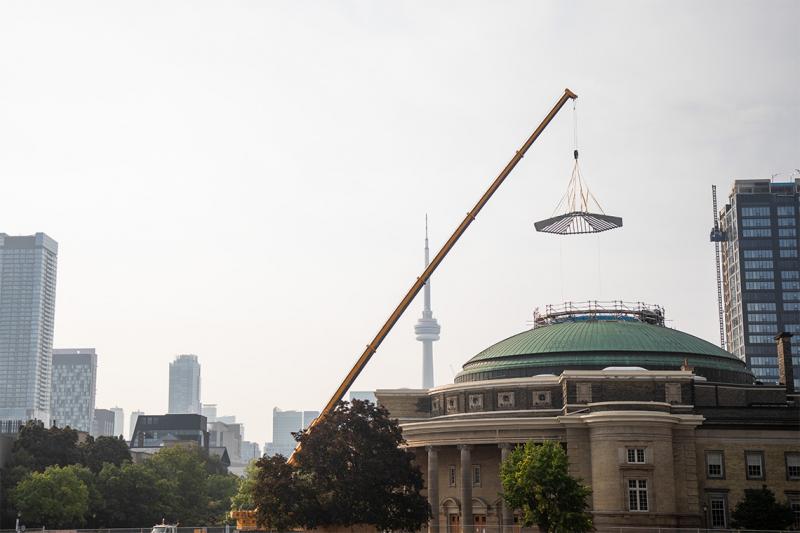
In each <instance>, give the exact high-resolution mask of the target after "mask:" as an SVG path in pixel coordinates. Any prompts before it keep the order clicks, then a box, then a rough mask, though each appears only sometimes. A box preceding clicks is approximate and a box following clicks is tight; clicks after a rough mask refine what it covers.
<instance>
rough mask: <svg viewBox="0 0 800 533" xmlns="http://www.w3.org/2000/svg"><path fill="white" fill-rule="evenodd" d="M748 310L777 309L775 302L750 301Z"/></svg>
mask: <svg viewBox="0 0 800 533" xmlns="http://www.w3.org/2000/svg"><path fill="white" fill-rule="evenodd" d="M747 310H748V311H775V304H774V303H750V304H747Z"/></svg>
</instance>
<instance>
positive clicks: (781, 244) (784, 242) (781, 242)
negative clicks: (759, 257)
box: [778, 239, 797, 248]
mask: <svg viewBox="0 0 800 533" xmlns="http://www.w3.org/2000/svg"><path fill="white" fill-rule="evenodd" d="M778 248H797V239H778Z"/></svg>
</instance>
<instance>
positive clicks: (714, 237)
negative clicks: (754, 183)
mask: <svg viewBox="0 0 800 533" xmlns="http://www.w3.org/2000/svg"><path fill="white" fill-rule="evenodd" d="M711 198H712V205H713V211H714V212H713V215H714V226H713V227H712V228H711V236H710V239H709V240H710V241H711V242H713V243H714V258H715V259H716V263H717V312H718V313H719V345H720V347H721V348H722V349H723V350H725V349H726V346H725V311H724V309H723V306H722V262H721V261H720V249H719V243H721V242H723V241H724V240H725V234H724V233H723V232H722V230H720V227H719V208H718V207H717V186H716V185H712V186H711Z"/></svg>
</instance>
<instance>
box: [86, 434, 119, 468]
mask: <svg viewBox="0 0 800 533" xmlns="http://www.w3.org/2000/svg"><path fill="white" fill-rule="evenodd" d="M81 451H82V452H83V461H82V462H83V464H84V465H86V466H87V467H89V469H90V470H91V471H92V472H95V473H97V472H99V471H100V470H102V468H103V465H104V464H105V463H111V464H113V465H116V466H120V465H121V464H122V463H123V462H125V461H128V462H130V461H131V452H130V450H129V449H128V443H127V442H125V439H123V438H122V437H97V438H96V439H93V438H91V437H89V440H88V441H86V442H85V443H84V444H82V445H81Z"/></svg>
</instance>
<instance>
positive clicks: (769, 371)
mask: <svg viewBox="0 0 800 533" xmlns="http://www.w3.org/2000/svg"><path fill="white" fill-rule="evenodd" d="M750 370H751V371H752V372H753V375H754V376H758V377H760V378H777V377H778V369H777V368H776V367H772V368H761V367H757V366H756V367H753V368H751V369H750Z"/></svg>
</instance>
